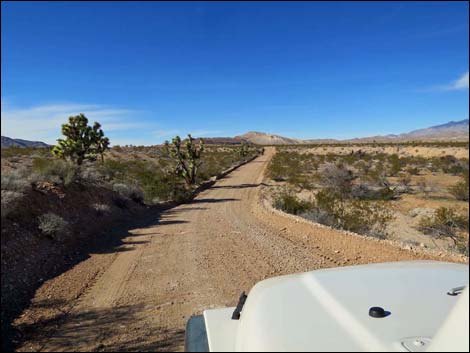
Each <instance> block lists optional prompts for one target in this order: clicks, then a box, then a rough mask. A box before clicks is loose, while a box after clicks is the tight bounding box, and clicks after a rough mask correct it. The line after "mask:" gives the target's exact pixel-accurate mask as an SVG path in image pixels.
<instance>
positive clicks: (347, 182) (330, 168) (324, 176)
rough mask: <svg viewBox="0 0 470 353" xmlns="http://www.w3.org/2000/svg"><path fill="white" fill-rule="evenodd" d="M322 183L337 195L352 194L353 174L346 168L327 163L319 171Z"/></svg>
mask: <svg viewBox="0 0 470 353" xmlns="http://www.w3.org/2000/svg"><path fill="white" fill-rule="evenodd" d="M318 173H319V176H320V180H321V183H322V184H323V185H324V186H325V187H326V188H328V189H331V190H332V191H333V192H335V193H340V194H343V195H346V194H349V193H350V192H351V187H352V181H353V180H354V175H353V172H352V171H351V170H349V169H347V168H345V167H344V166H341V165H340V166H337V165H335V164H332V163H326V164H324V165H322V166H321V167H320V169H319V172H318Z"/></svg>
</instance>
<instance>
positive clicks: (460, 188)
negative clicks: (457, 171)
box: [449, 170, 469, 201]
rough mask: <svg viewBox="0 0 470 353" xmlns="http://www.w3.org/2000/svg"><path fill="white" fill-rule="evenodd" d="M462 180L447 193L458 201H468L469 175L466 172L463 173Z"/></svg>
mask: <svg viewBox="0 0 470 353" xmlns="http://www.w3.org/2000/svg"><path fill="white" fill-rule="evenodd" d="M462 176H463V180H462V181H459V182H458V183H456V184H455V185H452V186H451V187H450V188H449V192H450V193H451V194H452V195H453V196H454V197H455V198H456V199H457V200H460V201H468V200H469V175H468V170H467V171H466V172H465V173H463V175H462Z"/></svg>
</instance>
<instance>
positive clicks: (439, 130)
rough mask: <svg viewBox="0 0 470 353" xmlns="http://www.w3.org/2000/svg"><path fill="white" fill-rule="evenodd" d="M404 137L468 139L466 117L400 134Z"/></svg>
mask: <svg viewBox="0 0 470 353" xmlns="http://www.w3.org/2000/svg"><path fill="white" fill-rule="evenodd" d="M400 136H401V137H406V138H423V137H424V138H438V139H444V138H451V139H453V138H466V139H468V119H465V120H461V121H450V122H448V123H446V124H442V125H436V126H431V127H428V128H425V129H419V130H414V131H411V132H409V133H407V134H402V135H400Z"/></svg>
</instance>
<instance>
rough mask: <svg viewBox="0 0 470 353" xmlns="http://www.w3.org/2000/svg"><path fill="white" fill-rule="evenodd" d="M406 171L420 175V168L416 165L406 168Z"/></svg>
mask: <svg viewBox="0 0 470 353" xmlns="http://www.w3.org/2000/svg"><path fill="white" fill-rule="evenodd" d="M406 171H407V173H408V174H411V175H419V172H420V170H419V168H418V167H415V166H411V167H408V168H406Z"/></svg>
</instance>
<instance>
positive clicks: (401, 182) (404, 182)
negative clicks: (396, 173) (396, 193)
mask: <svg viewBox="0 0 470 353" xmlns="http://www.w3.org/2000/svg"><path fill="white" fill-rule="evenodd" d="M410 184H411V174H410V173H404V174H401V175H400V177H399V178H398V187H399V188H400V189H401V190H402V192H403V193H407V192H410V191H411V186H410Z"/></svg>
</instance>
